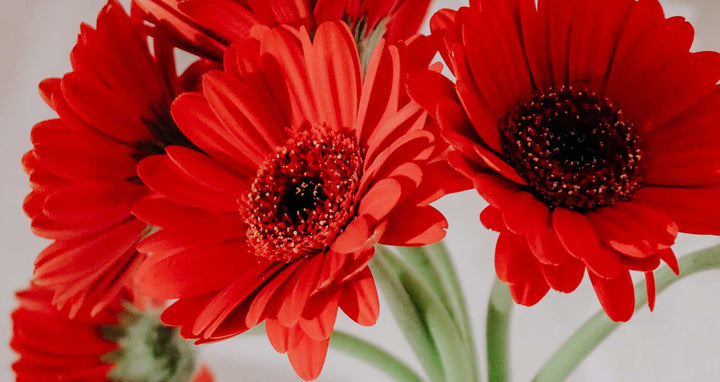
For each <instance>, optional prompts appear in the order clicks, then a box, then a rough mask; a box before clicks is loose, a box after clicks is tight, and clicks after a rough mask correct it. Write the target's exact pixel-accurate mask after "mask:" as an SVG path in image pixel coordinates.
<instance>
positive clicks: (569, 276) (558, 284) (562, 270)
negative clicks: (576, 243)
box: [541, 260, 585, 293]
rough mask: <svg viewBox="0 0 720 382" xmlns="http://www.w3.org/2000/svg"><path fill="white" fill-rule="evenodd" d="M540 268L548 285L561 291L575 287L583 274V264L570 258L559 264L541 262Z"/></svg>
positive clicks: (572, 289) (564, 291)
mask: <svg viewBox="0 0 720 382" xmlns="http://www.w3.org/2000/svg"><path fill="white" fill-rule="evenodd" d="M541 269H542V273H543V276H545V281H547V283H548V284H549V285H550V287H551V288H553V289H555V290H556V291H559V292H563V293H570V292H572V291H574V290H575V289H577V287H578V286H579V285H580V282H581V281H582V279H583V276H584V275H585V265H584V264H583V263H582V261H579V260H571V261H569V262H568V263H566V264H564V265H560V266H555V265H547V264H541Z"/></svg>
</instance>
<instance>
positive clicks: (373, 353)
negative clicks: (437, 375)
mask: <svg viewBox="0 0 720 382" xmlns="http://www.w3.org/2000/svg"><path fill="white" fill-rule="evenodd" d="M330 347H332V348H333V349H336V350H339V351H341V352H344V353H347V354H350V355H353V356H355V357H357V358H359V359H362V360H363V361H365V362H367V363H369V364H371V365H373V366H374V367H376V368H377V369H378V370H381V371H384V372H385V373H386V374H387V375H389V376H391V377H392V378H393V379H395V380H396V381H398V382H423V379H422V378H420V377H419V376H418V375H417V374H416V373H415V372H414V371H413V370H412V369H410V368H409V367H408V366H407V365H406V364H405V363H404V362H402V361H400V360H399V359H397V358H395V357H394V356H393V355H392V354H390V353H388V352H386V351H385V350H382V349H380V348H378V347H377V346H375V345H373V344H371V343H368V342H365V341H363V340H362V339H360V338H357V337H355V336H352V335H350V334H347V333H343V332H340V331H337V330H336V331H335V332H334V333H333V335H332V337H330Z"/></svg>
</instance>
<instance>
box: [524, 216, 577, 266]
mask: <svg viewBox="0 0 720 382" xmlns="http://www.w3.org/2000/svg"><path fill="white" fill-rule="evenodd" d="M527 242H528V246H529V247H530V250H532V252H533V254H534V255H535V257H536V258H537V259H538V260H539V261H540V262H541V263H543V264H547V265H563V264H567V263H568V262H571V261H572V260H573V257H572V255H570V252H568V251H567V249H565V247H564V246H563V244H562V243H561V242H560V239H558V236H557V234H556V233H555V230H554V229H553V228H552V227H551V226H548V225H546V226H545V227H543V228H541V229H540V230H539V231H538V232H537V233H535V234H532V235H528V236H527Z"/></svg>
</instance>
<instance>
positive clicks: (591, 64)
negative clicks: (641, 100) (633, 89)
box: [568, 0, 635, 89]
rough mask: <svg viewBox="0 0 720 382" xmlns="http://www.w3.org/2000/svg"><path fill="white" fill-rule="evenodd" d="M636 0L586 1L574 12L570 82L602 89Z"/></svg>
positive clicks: (569, 67)
mask: <svg viewBox="0 0 720 382" xmlns="http://www.w3.org/2000/svg"><path fill="white" fill-rule="evenodd" d="M633 5H635V2H630V1H626V0H605V1H602V2H599V1H583V2H580V3H578V5H577V8H576V9H575V14H574V16H573V23H572V29H571V31H570V46H569V51H568V54H569V65H568V71H569V75H570V78H569V84H570V85H571V86H577V87H586V88H589V89H600V88H601V87H602V84H603V83H604V81H605V78H606V75H607V74H608V71H609V69H610V60H611V59H612V55H613V53H614V52H615V48H616V46H617V42H618V40H619V38H620V35H621V32H622V31H623V27H624V23H625V21H626V20H627V16H628V14H629V12H630V10H631V8H632V6H633Z"/></svg>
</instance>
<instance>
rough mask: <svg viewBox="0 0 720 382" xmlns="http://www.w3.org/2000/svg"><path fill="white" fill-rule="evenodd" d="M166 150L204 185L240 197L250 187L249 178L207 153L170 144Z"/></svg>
mask: <svg viewBox="0 0 720 382" xmlns="http://www.w3.org/2000/svg"><path fill="white" fill-rule="evenodd" d="M165 151H166V152H167V155H168V157H169V158H170V159H172V161H173V162H175V164H177V165H178V167H180V169H181V170H183V171H184V172H185V173H186V174H187V175H189V176H190V177H192V178H193V179H195V180H197V181H198V182H200V183H201V184H202V185H203V186H207V187H210V188H212V189H213V190H215V191H218V192H221V193H223V194H225V195H227V196H231V197H239V196H240V195H242V194H243V193H244V192H246V191H247V190H248V189H249V188H250V186H249V184H248V180H247V179H243V178H242V177H241V176H238V175H236V174H234V173H232V172H230V171H228V170H227V169H225V168H223V167H222V166H221V165H220V164H219V163H217V162H215V161H213V160H212V159H211V158H210V157H208V156H207V155H205V154H202V153H200V152H198V151H195V150H191V149H188V148H185V147H182V146H168V147H166V148H165Z"/></svg>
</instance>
